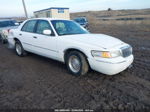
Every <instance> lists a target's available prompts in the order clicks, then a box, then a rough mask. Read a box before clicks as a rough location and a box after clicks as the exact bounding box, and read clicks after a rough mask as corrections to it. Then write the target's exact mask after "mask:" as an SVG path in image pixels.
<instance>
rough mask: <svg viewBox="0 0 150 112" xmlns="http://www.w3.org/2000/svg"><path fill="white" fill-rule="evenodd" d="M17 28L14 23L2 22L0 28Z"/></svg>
mask: <svg viewBox="0 0 150 112" xmlns="http://www.w3.org/2000/svg"><path fill="white" fill-rule="evenodd" d="M9 26H15V23H14V22H13V21H0V27H9Z"/></svg>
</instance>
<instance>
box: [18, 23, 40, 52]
mask: <svg viewBox="0 0 150 112" xmlns="http://www.w3.org/2000/svg"><path fill="white" fill-rule="evenodd" d="M36 23H37V20H29V21H27V22H26V23H25V24H24V25H23V27H22V29H21V32H20V33H19V37H20V39H21V43H22V45H23V48H24V49H25V50H27V51H31V52H33V51H34V50H35V48H34V46H36V43H35V37H34V32H35V26H36Z"/></svg>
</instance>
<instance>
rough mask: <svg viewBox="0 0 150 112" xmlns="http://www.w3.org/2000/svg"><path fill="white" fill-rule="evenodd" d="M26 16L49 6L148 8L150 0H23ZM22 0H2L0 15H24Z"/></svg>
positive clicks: (80, 9) (79, 10)
mask: <svg viewBox="0 0 150 112" xmlns="http://www.w3.org/2000/svg"><path fill="white" fill-rule="evenodd" d="M24 1H25V4H26V8H27V12H28V16H29V17H32V16H33V12H34V11H37V10H41V9H46V8H50V7H68V8H70V13H76V12H87V11H101V10H107V9H108V8H111V9H113V10H127V9H130V10H132V9H133V10H136V9H147V8H150V0H144V1H143V0H136V1H135V0H65V1H64V0H24ZM24 16H25V13H24V8H23V4H22V0H3V1H1V3H0V17H24Z"/></svg>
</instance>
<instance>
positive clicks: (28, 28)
mask: <svg viewBox="0 0 150 112" xmlns="http://www.w3.org/2000/svg"><path fill="white" fill-rule="evenodd" d="M36 22H37V20H29V21H27V22H26V23H25V24H24V26H23V27H22V29H21V31H25V32H34V28H35V25H36Z"/></svg>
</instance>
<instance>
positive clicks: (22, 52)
mask: <svg viewBox="0 0 150 112" xmlns="http://www.w3.org/2000/svg"><path fill="white" fill-rule="evenodd" d="M15 51H16V54H17V55H18V56H21V57H22V56H25V55H26V52H25V50H24V49H23V47H22V44H21V43H20V42H19V41H16V43H15Z"/></svg>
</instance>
